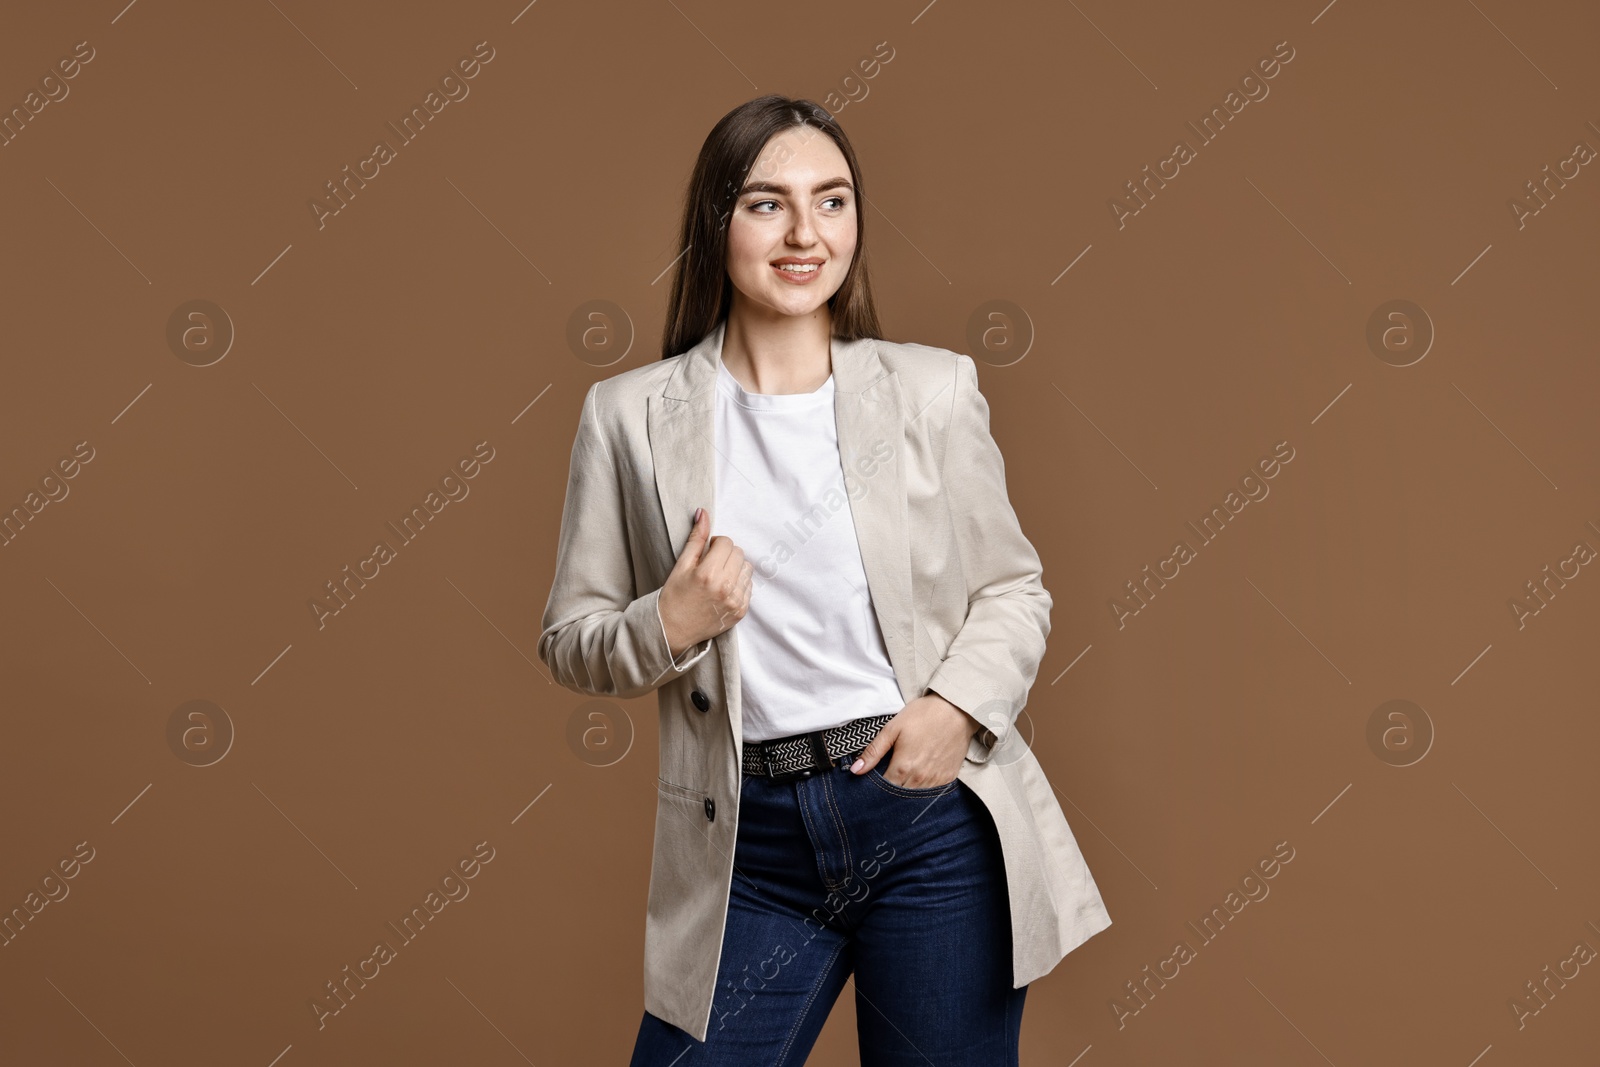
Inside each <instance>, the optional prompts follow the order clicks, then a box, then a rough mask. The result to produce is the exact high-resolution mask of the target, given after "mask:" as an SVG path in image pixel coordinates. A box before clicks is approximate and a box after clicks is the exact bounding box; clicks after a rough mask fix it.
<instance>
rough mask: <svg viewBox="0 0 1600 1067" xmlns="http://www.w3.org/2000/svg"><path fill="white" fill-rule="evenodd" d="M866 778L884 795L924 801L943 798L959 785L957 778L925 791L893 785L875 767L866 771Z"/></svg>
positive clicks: (959, 781) (959, 780)
mask: <svg viewBox="0 0 1600 1067" xmlns="http://www.w3.org/2000/svg"><path fill="white" fill-rule="evenodd" d="M867 777H868V778H869V779H871V780H872V784H873V785H875V786H877V787H878V788H879V789H881V790H883V791H884V792H885V793H890V794H892V795H894V796H897V797H921V798H924V799H925V798H927V797H938V796H943V795H944V794H946V793H948V792H950V791H951V790H952V789H954V788H955V787H956V786H958V785H960V784H961V779H960V778H959V777H957V778H952V779H950V781H948V782H946V783H944V784H943V785H935V786H930V787H928V788H927V789H912V788H910V787H908V786H903V785H895V784H894V783H893V782H891V781H889V779H887V778H885V777H884V776H883V773H882V772H881V771H879V770H878V768H877V767H874V768H872V770H870V771H868V772H867Z"/></svg>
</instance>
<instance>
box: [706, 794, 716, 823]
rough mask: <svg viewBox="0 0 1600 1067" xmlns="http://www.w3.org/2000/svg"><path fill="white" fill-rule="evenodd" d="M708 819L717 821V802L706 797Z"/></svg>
mask: <svg viewBox="0 0 1600 1067" xmlns="http://www.w3.org/2000/svg"><path fill="white" fill-rule="evenodd" d="M706 819H707V820H709V821H710V822H716V821H717V802H716V801H715V800H712V799H711V798H710V797H706Z"/></svg>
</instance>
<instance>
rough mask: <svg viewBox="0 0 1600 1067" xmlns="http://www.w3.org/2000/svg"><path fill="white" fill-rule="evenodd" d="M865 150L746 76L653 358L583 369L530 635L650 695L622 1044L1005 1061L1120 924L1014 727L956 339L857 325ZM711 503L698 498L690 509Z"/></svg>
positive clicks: (710, 156) (995, 467)
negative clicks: (748, 86)
mask: <svg viewBox="0 0 1600 1067" xmlns="http://www.w3.org/2000/svg"><path fill="white" fill-rule="evenodd" d="M861 188H862V183H861V173H860V170H859V168H858V166H857V164H856V158H855V153H854V150H853V149H852V148H851V146H850V142H849V140H848V139H847V138H846V137H845V135H844V131H843V130H841V129H840V128H839V126H838V124H837V123H836V122H835V121H834V119H833V118H832V116H830V115H829V114H828V112H827V111H825V110H824V109H823V108H821V107H820V106H818V105H817V104H814V103H812V102H810V101H806V100H789V99H786V98H783V97H780V96H765V97H761V98H759V99H756V100H752V101H750V102H749V103H747V104H744V105H742V106H740V107H738V108H735V109H734V110H733V111H731V112H729V113H728V114H727V115H726V116H724V117H723V119H722V120H721V121H720V122H718V123H717V125H716V127H715V128H714V129H712V131H711V133H710V135H709V136H708V137H707V139H706V142H705V144H704V145H703V146H702V148H701V151H700V156H699V160H698V162H697V163H696V166H695V171H694V175H693V178H692V179H691V183H690V188H689V192H688V201H687V206H686V208H685V212H684V223H683V247H684V248H685V249H686V251H685V253H684V254H683V255H682V256H681V257H680V260H679V264H678V268H677V273H676V276H675V278H674V282H673V290H672V296H671V306H670V308H669V311H668V319H667V328H666V335H665V340H664V344H663V353H662V360H661V361H659V362H657V363H655V364H654V365H651V366H645V367H639V368H636V369H633V370H630V371H627V372H625V373H622V374H619V375H616V376H614V377H612V378H609V379H607V380H605V381H602V382H597V383H596V384H595V385H594V386H592V387H591V388H590V389H589V392H588V395H587V396H586V397H585V400H584V405H583V412H582V415H581V417H580V419H579V426H578V432H577V438H576V440H575V442H574V444H573V451H572V466H571V471H570V474H569V477H568V481H567V498H566V506H565V511H564V513H563V516H562V524H561V534H560V540H559V546H558V549H557V558H556V574H555V580H554V584H553V587H552V589H551V593H550V600H549V603H548V605H547V606H546V609H545V614H544V620H543V632H542V633H541V635H540V638H539V655H540V657H541V658H542V659H543V660H544V661H545V663H547V664H548V665H549V666H550V669H551V672H552V674H553V675H554V677H555V679H556V681H558V682H559V683H560V684H561V685H563V686H566V687H567V688H569V689H573V690H576V691H578V692H582V693H586V694H605V695H610V696H614V697H619V698H626V697H633V696H640V695H643V694H644V693H648V692H650V691H651V690H654V691H656V692H657V694H658V702H659V709H660V731H661V760H660V762H661V769H660V773H659V776H658V780H657V807H656V827H655V843H654V854H653V858H652V868H651V877H650V893H649V905H648V909H647V915H646V922H645V1013H644V1017H643V1019H642V1021H641V1025H640V1027H639V1032H638V1036H637V1039H636V1042H635V1047H634V1052H633V1061H632V1062H633V1064H634V1067H645V1065H657V1064H659V1065H667V1064H674V1065H681V1067H688V1065H690V1064H696V1065H701V1064H718V1065H722V1064H728V1065H733V1064H737V1065H740V1067H749V1065H777V1064H783V1065H794V1064H801V1063H803V1062H804V1061H805V1058H806V1055H807V1053H808V1052H809V1050H810V1048H811V1046H812V1043H813V1042H814V1041H815V1039H816V1036H817V1034H818V1033H819V1032H820V1030H821V1029H822V1025H823V1022H824V1021H825V1020H826V1018H827V1015H828V1013H829V1011H830V1009H831V1008H832V1006H833V1003H834V1001H835V999H836V998H837V996H838V994H839V993H840V991H841V990H842V988H843V987H844V984H845V982H846V981H847V980H848V981H852V982H853V985H854V987H855V998H856V1018H857V1027H858V1032H859V1039H860V1049H861V1062H862V1063H863V1064H864V1065H868V1067H882V1065H889V1064H918V1065H925V1064H928V1063H930V1062H931V1063H937V1064H940V1065H946V1064H951V1065H955V1064H973V1065H977V1064H982V1065H983V1067H995V1065H999V1064H1015V1063H1016V1062H1017V1043H1018V1034H1019V1030H1020V1027H1021V1018H1022V1005H1023V998H1024V996H1025V995H1026V992H1027V983H1028V982H1031V981H1032V980H1033V979H1035V978H1038V977H1040V976H1041V975H1043V974H1046V973H1048V972H1049V971H1050V970H1051V969H1052V968H1053V967H1054V966H1055V964H1056V963H1057V962H1058V961H1059V960H1060V959H1061V958H1062V957H1063V956H1064V955H1066V953H1068V952H1070V951H1071V950H1072V949H1073V948H1075V947H1077V946H1078V945H1079V944H1081V943H1082V942H1083V941H1085V940H1086V939H1088V938H1089V937H1090V936H1092V935H1093V934H1095V933H1097V932H1099V931H1100V930H1103V929H1105V928H1106V927H1107V926H1109V925H1110V923H1111V920H1110V917H1109V916H1108V915H1107V914H1106V909H1105V906H1104V904H1103V903H1102V901H1101V899H1100V894H1099V891H1098V889H1097V887H1096V886H1095V883H1094V879H1093V878H1092V877H1091V876H1090V874H1089V870H1088V867H1087V866H1086V865H1085V863H1084V860H1083V856H1082V855H1081V853H1080V852H1079V851H1078V847H1077V844H1076V842H1075V841H1074V839H1073V836H1072V832H1071V831H1070V830H1069V829H1068V827H1067V824H1066V820H1065V818H1064V817H1063V815H1062V813H1061V809H1060V807H1059V805H1058V804H1057V803H1056V800H1055V796H1054V792H1053V790H1052V788H1051V786H1050V784H1049V782H1048V781H1046V779H1045V777H1044V774H1043V772H1042V771H1041V770H1040V768H1039V764H1038V761H1037V760H1036V759H1035V758H1034V756H1033V754H1032V752H1031V751H1030V750H1029V748H1028V746H1027V745H1026V743H1025V742H1024V741H1023V740H1022V739H1021V738H1020V737H1017V736H1016V733H1015V730H1014V725H1015V722H1016V718H1017V714H1018V713H1019V712H1020V711H1021V709H1022V706H1023V704H1024V703H1025V702H1026V699H1027V693H1028V689H1029V688H1030V687H1031V685H1032V684H1033V680H1034V676H1035V674H1036V673H1037V670H1038V666H1039V662H1040V659H1041V658H1042V656H1043V654H1044V647H1045V638H1046V635H1047V634H1048V633H1049V612H1050V605H1051V600H1050V596H1049V594H1048V593H1047V592H1046V591H1045V589H1044V587H1043V585H1042V584H1041V581H1040V578H1041V568H1040V563H1039V557H1038V555H1037V554H1036V553H1035V551H1034V549H1033V547H1032V546H1031V545H1030V544H1029V542H1028V541H1027V539H1026V538H1025V537H1024V536H1023V535H1022V532H1021V530H1020V528H1019V527H1018V524H1017V519H1016V515H1015V513H1014V512H1013V511H1012V509H1011V505H1010V503H1009V502H1008V500H1007V497H1006V491H1005V474H1004V466H1003V463H1002V460H1001V457H1000V453H999V450H998V449H997V448H996V446H995V443H994V440H993V439H992V438H991V437H990V435H989V432H988V421H989V415H988V406H987V404H986V403H985V401H984V399H983V396H982V394H981V393H979V391H978V386H977V374H976V370H975V366H974V364H973V361H972V360H971V359H970V358H968V357H967V356H964V355H958V354H956V353H954V352H950V351H946V350H944V349H939V348H931V347H927V346H924V345H918V344H912V343H896V342H890V341H886V340H883V339H882V338H881V337H880V336H879V329H878V322H877V314H876V311H875V309H874V306H873V301H872V294H871V290H870V288H869V285H868V280H867V264H866V249H865V246H864V243H863V238H864V221H865V218H864V215H863V213H862V210H861V202H862V193H861ZM713 531H715V533H714V532H713Z"/></svg>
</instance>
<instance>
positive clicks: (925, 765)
mask: <svg viewBox="0 0 1600 1067" xmlns="http://www.w3.org/2000/svg"><path fill="white" fill-rule="evenodd" d="M981 729H983V724H982V723H980V722H979V721H978V720H976V719H974V718H973V717H972V716H970V715H968V714H967V713H966V712H964V711H962V710H961V709H960V708H958V707H956V706H955V705H954V704H952V703H950V702H949V701H948V700H946V699H945V698H944V697H942V696H940V695H939V694H938V693H925V694H923V695H922V696H920V697H917V698H916V699H915V700H913V701H912V702H911V703H909V704H907V705H906V706H905V707H903V708H901V709H900V711H899V713H898V714H896V715H895V717H894V718H892V719H890V720H889V721H888V722H887V723H885V724H884V727H883V729H881V730H879V731H878V733H877V736H875V737H873V739H872V743H871V744H869V745H867V747H866V749H865V750H864V751H863V752H862V753H861V756H860V758H859V759H857V760H856V761H855V762H854V763H852V764H851V765H850V769H851V770H852V771H854V772H855V773H857V774H866V773H867V772H868V771H870V770H872V768H873V767H875V766H877V763H878V761H879V760H880V759H882V758H883V756H884V753H886V752H889V751H890V750H891V749H892V750H893V751H894V756H893V760H892V762H891V763H890V764H889V767H888V768H887V769H886V770H885V771H884V772H883V776H884V777H885V778H887V779H888V780H889V782H890V783H891V784H893V785H898V786H902V787H904V788H906V789H933V788H934V787H936V786H941V785H944V784H946V783H947V782H951V781H954V780H955V777H956V774H957V772H959V771H960V770H961V761H962V760H963V759H965V758H966V755H967V745H968V743H969V742H970V741H971V740H972V737H973V735H974V734H976V733H977V732H978V731H979V730H981Z"/></svg>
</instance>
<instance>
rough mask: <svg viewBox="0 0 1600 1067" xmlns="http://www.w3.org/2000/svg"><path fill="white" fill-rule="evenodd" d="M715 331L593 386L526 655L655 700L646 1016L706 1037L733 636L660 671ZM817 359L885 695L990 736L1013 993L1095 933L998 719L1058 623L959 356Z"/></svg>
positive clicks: (1040, 785)
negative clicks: (889, 671)
mask: <svg viewBox="0 0 1600 1067" xmlns="http://www.w3.org/2000/svg"><path fill="white" fill-rule="evenodd" d="M723 331H724V326H723V325H719V326H717V328H716V329H714V330H713V331H712V332H711V333H710V334H708V335H707V336H706V337H705V339H703V340H702V341H701V342H700V343H699V344H697V345H695V346H694V347H693V348H691V349H690V350H689V351H688V352H686V353H684V354H683V355H679V356H674V357H673V358H671V359H666V360H658V361H656V362H654V363H651V364H649V365H648V366H643V367H637V368H634V369H632V370H629V371H625V372H624V373H622V374H618V375H615V376H614V377H611V378H607V379H605V380H604V381H600V382H596V383H595V384H594V385H593V386H591V387H590V389H589V392H588V395H587V396H585V397H584V402H583V413H582V415H581V416H580V418H579V422H578V432H577V438H576V440H575V441H574V442H573V446H572V466H571V469H570V472H569V474H568V478H567V497H566V506H565V510H564V512H563V513H562V517H561V533H560V540H559V544H558V548H557V552H556V569H555V578H554V582H553V585H552V587H551V590H550V599H549V602H548V603H547V604H546V606H545V611H544V620H543V632H542V633H540V635H539V657H540V658H541V659H542V660H544V662H545V663H546V664H547V665H548V666H549V667H550V671H551V673H552V675H553V676H554V677H555V680H556V681H557V682H558V683H560V684H561V685H562V686H565V687H566V688H568V689H572V690H574V691H576V692H579V693H584V694H588V695H606V696H612V697H617V698H628V697H637V696H643V695H644V694H646V693H648V692H650V691H651V690H655V691H656V693H657V702H658V707H659V715H660V752H661V767H660V775H659V778H658V781H657V791H656V819H655V844H654V852H653V856H652V860H651V869H650V890H649V903H648V907H647V912H646V916H645V944H644V1006H645V1009H646V1010H647V1011H649V1012H650V1013H651V1014H652V1015H655V1016H657V1017H658V1018H661V1019H663V1020H665V1021H667V1022H669V1023H672V1024H673V1025H675V1026H677V1027H679V1028H681V1029H683V1030H685V1031H687V1032H688V1033H690V1034H692V1035H693V1036H694V1037H695V1039H696V1040H700V1041H704V1040H705V1036H706V1031H707V1028H708V1026H709V1023H710V1018H711V1008H712V1000H713V995H714V993H715V991H716V980H717V964H718V960H719V958H720V956H721V950H722V934H723V926H724V920H725V918H726V915H727V904H728V892H729V886H730V882H731V879H732V874H733V854H734V841H735V838H736V835H737V833H738V828H739V784H740V777H741V770H740V767H741V764H740V752H741V750H742V740H743V738H742V732H741V729H740V714H739V708H740V704H739V648H738V633H739V627H738V625H737V624H735V625H734V626H733V627H732V628H731V629H729V630H727V631H726V632H724V633H722V634H719V635H718V636H717V637H715V638H712V639H710V640H709V641H707V642H704V643H703V644H702V645H700V646H697V647H696V649H694V650H691V651H686V652H685V653H684V654H683V655H681V656H680V657H679V658H678V660H677V661H676V664H675V662H674V661H673V660H672V659H671V653H670V651H669V649H668V648H667V643H666V639H665V636H664V635H663V633H662V628H661V621H660V616H659V615H658V614H657V607H656V602H657V600H658V599H659V597H660V595H661V586H662V585H663V584H664V583H665V582H666V579H667V574H668V573H669V572H670V571H671V569H672V566H673V563H674V561H675V560H676V559H677V556H678V553H679V552H680V551H681V550H682V548H683V545H684V543H685V542H686V541H687V539H688V536H689V528H690V526H691V524H692V520H693V518H694V509H695V508H696V507H698V506H701V505H704V506H705V507H706V508H707V509H708V510H709V511H710V513H711V533H712V535H713V536H715V535H716V533H717V526H716V516H717V510H716V502H715V500H714V499H713V495H712V494H713V488H714V472H715V464H714V459H715V455H716V454H715V452H714V451H713V449H714V447H715V444H714V442H713V440H712V435H713V431H714V426H715V414H716V408H715V404H714V400H715V396H716V392H715V385H716V376H717V366H718V364H719V363H720V362H721V359H722V338H723ZM832 359H833V380H834V414H835V419H836V422H837V426H838V436H839V453H840V462H841V464H842V466H843V467H844V470H845V472H846V484H847V486H849V487H851V488H850V492H851V493H852V494H853V495H852V496H851V497H850V499H849V509H850V515H851V517H852V520H853V522H854V524H855V531H856V539H857V541H858V542H859V544H860V546H861V559H862V563H863V564H864V565H865V568H866V574H867V585H868V589H869V591H870V593H871V599H872V606H873V609H874V611H875V613H876V615H877V618H878V622H879V624H880V625H881V627H882V630H883V635H884V642H885V644H886V645H887V647H888V652H889V659H890V662H891V663H892V665H893V667H894V673H895V677H896V679H897V680H898V682H899V685H900V692H901V695H902V697H903V698H904V699H905V700H906V701H907V702H910V701H911V700H912V699H914V698H916V697H918V696H921V695H923V694H924V693H926V692H927V691H928V690H930V689H931V690H934V691H936V692H937V693H939V694H940V695H941V696H943V697H944V698H945V699H947V700H949V701H951V702H952V703H954V704H955V705H956V706H958V707H960V708H961V709H962V710H964V711H966V712H967V713H968V714H970V715H972V716H973V717H974V718H975V719H976V720H977V721H978V722H980V723H983V724H985V725H986V726H987V729H985V730H982V731H980V732H979V733H978V734H977V735H976V736H974V737H973V739H972V741H971V743H970V745H969V747H968V750H967V755H966V759H965V760H964V761H963V762H962V765H961V771H960V774H959V777H960V779H961V781H962V782H964V783H966V785H967V787H968V788H969V789H971V790H972V792H973V793H975V794H976V795H977V796H978V797H979V798H980V799H981V800H982V801H983V803H984V805H985V806H986V807H987V808H988V810H989V814H990V815H991V816H993V818H994V823H995V826H996V828H997V829H998V830H999V834H1000V843H1001V847H1002V849H1003V851H1004V855H1005V876H1006V881H1007V888H1008V891H1009V895H1010V907H1011V928H1012V982H1013V985H1015V986H1018V987H1020V986H1023V985H1026V984H1027V983H1029V982H1031V981H1033V980H1034V979H1036V978H1039V977H1041V976H1043V975H1045V974H1047V973H1049V972H1050V970H1051V969H1052V968H1054V967H1055V965H1056V963H1057V962H1059V961H1060V960H1061V958H1062V957H1063V956H1065V955H1066V954H1067V953H1068V952H1071V951H1072V950H1073V949H1074V948H1076V947H1078V946H1079V945H1080V944H1082V943H1083V942H1084V941H1086V940H1088V939H1089V938H1090V937H1092V936H1093V935H1094V934H1096V933H1099V932H1100V931H1101V930H1104V929H1105V928H1106V927H1108V926H1110V925H1111V917H1110V916H1109V915H1107V914H1106V908H1105V904H1104V903H1103V902H1102V901H1101V899H1100V891H1099V889H1098V887H1096V885H1095V881H1094V878H1093V877H1092V876H1091V875H1090V873H1089V868H1088V866H1087V864H1085V862H1084V859H1083V854H1082V853H1081V852H1080V851H1079V850H1078V844H1077V842H1076V841H1075V840H1074V838H1073V836H1072V831H1071V830H1070V829H1069V828H1068V826H1067V820H1066V818H1065V816H1064V815H1063V814H1062V812H1061V807H1060V805H1059V804H1058V803H1057V802H1056V797H1055V793H1054V790H1053V789H1052V788H1051V786H1050V783H1049V782H1048V781H1047V780H1046V779H1045V775H1044V771H1043V770H1042V769H1041V768H1040V766H1039V761H1038V760H1037V759H1035V758H1034V755H1033V752H1032V750H1031V749H1030V748H1029V747H1028V744H1027V742H1026V740H1025V739H1024V738H1022V737H1021V736H1019V735H1018V733H1017V731H1016V730H1015V729H1014V724H1015V722H1016V719H1017V715H1018V713H1019V712H1020V711H1021V710H1022V707H1023V705H1024V703H1025V702H1026V701H1027V698H1028V690H1029V687H1030V686H1032V684H1033V680H1034V676H1035V674H1036V673H1037V671H1038V667H1039V662H1040V660H1041V659H1042V658H1043V656H1044V650H1045V637H1046V635H1047V634H1048V633H1049V631H1050V621H1049V618H1050V606H1051V599H1050V594H1049V593H1047V592H1046V591H1045V589H1044V586H1043V585H1042V584H1041V581H1040V578H1041V573H1042V568H1041V566H1040V563H1039V556H1038V554H1037V553H1036V552H1035V551H1034V549H1033V546H1032V545H1031V544H1029V542H1028V540H1027V538H1025V537H1024V536H1023V534H1022V530H1021V528H1020V527H1019V525H1018V523H1017V517H1016V514H1015V513H1014V512H1013V511H1012V508H1011V504H1010V502H1009V500H1008V499H1007V497H1006V487H1005V467H1004V463H1003V461H1002V459H1001V456H1000V450H999V449H998V448H997V447H996V445H995V442H994V439H993V438H992V437H990V435H989V407H988V404H987V403H986V402H985V400H984V398H983V395H982V394H981V393H980V392H979V391H978V376H977V369H976V367H975V366H974V364H973V361H972V359H971V358H970V357H968V356H964V355H959V354H957V353H954V352H950V351H947V350H945V349H942V348H931V347H928V346H926V345H919V344H909V343H896V342H892V341H879V340H871V339H863V340H857V341H843V340H840V339H839V338H834V339H833V343H832ZM857 485H860V486H864V487H865V491H861V490H860V489H858V488H855V487H856V486H857ZM741 547H746V546H741ZM707 653H709V654H707ZM680 665H681V666H680Z"/></svg>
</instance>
